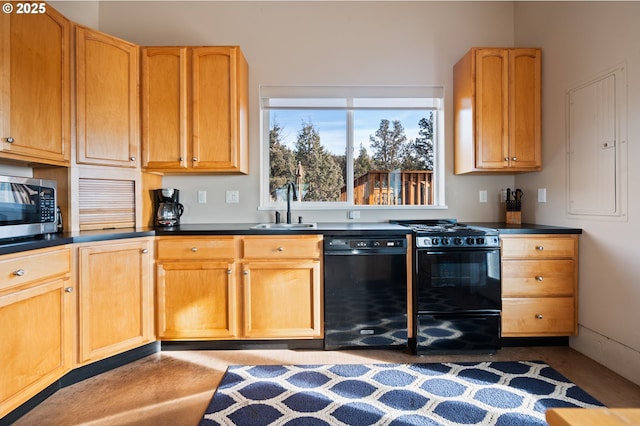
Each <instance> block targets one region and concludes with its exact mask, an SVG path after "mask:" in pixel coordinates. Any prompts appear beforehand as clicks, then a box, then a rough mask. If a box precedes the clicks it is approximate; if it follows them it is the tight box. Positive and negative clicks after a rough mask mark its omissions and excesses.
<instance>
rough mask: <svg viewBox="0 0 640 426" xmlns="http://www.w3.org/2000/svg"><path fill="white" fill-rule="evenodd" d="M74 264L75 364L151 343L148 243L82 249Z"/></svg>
mask: <svg viewBox="0 0 640 426" xmlns="http://www.w3.org/2000/svg"><path fill="white" fill-rule="evenodd" d="M78 263H79V265H78V268H79V273H78V277H79V285H78V288H79V304H80V306H79V310H78V312H79V319H78V327H79V330H78V333H79V339H80V341H79V347H78V351H79V362H80V363H87V362H91V361H97V360H99V359H102V358H106V357H108V356H111V355H114V354H117V353H120V352H123V351H125V350H128V349H132V348H135V347H138V346H141V345H143V344H145V343H148V342H150V341H152V340H153V339H154V331H153V308H152V306H153V299H152V276H153V275H152V274H153V270H152V264H153V253H152V240H151V239H142V240H119V241H116V242H109V243H93V244H91V245H85V246H81V247H79V248H78Z"/></svg>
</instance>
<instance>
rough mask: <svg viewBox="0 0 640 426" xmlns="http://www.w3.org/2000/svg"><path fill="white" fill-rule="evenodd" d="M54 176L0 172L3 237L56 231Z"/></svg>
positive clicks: (0, 235) (0, 219)
mask: <svg viewBox="0 0 640 426" xmlns="http://www.w3.org/2000/svg"><path fill="white" fill-rule="evenodd" d="M56 189H57V184H56V182H55V181H53V180H46V179H33V178H24V177H15V176H0V239H4V238H19V237H26V236H31V235H38V234H50V233H54V232H57V230H58V226H57V222H58V218H57V213H56V206H57V198H56V196H57V194H56Z"/></svg>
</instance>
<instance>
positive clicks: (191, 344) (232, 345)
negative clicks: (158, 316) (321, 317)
mask: <svg viewBox="0 0 640 426" xmlns="http://www.w3.org/2000/svg"><path fill="white" fill-rule="evenodd" d="M323 348H324V340H323V339H302V340H298V339H284V340H205V341H201V340H198V341H195V340H194V341H191V340H189V341H163V342H162V343H161V350H163V351H193V350H196V351H197V350H236V349H323Z"/></svg>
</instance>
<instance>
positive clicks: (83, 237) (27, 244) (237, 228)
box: [0, 222, 582, 255]
mask: <svg viewBox="0 0 640 426" xmlns="http://www.w3.org/2000/svg"><path fill="white" fill-rule="evenodd" d="M465 223H466V224H468V225H475V226H482V227H485V228H492V229H497V230H498V231H499V232H500V233H501V234H581V233H582V229H579V228H566V227H562V226H550V225H535V224H529V223H523V224H521V225H511V224H507V223H504V222H465ZM255 225H256V224H255V223H200V224H183V225H179V226H175V227H171V228H155V229H154V228H119V229H103V230H96V231H79V232H65V233H61V234H48V235H39V236H36V237H32V238H24V239H18V240H5V241H4V242H1V243H0V255H2V254H9V253H17V252H21V251H27V250H35V249H39V248H46V247H54V246H59V245H64V244H71V243H88V242H92V241H108V240H117V239H122V238H137V237H152V236H154V235H159V236H168V235H289V234H322V235H338V236H339V235H352V234H370V235H374V234H375V235H380V236H384V235H406V234H409V233H411V230H410V229H409V228H407V227H404V226H402V225H395V224H391V223H387V222H371V223H368V222H335V223H333V222H326V223H318V227H317V228H309V229H269V230H257V229H252V227H253V226H255Z"/></svg>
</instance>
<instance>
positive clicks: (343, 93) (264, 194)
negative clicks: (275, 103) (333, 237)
mask: <svg viewBox="0 0 640 426" xmlns="http://www.w3.org/2000/svg"><path fill="white" fill-rule="evenodd" d="M259 93H260V130H261V131H260V204H259V206H258V210H277V209H282V208H283V207H284V206H286V203H285V202H273V201H272V200H271V198H270V196H269V176H268V175H267V173H268V170H269V132H270V122H269V102H268V101H269V99H270V98H279V99H288V100H294V99H296V98H300V99H319V100H322V99H324V100H325V101H326V103H325V106H326V107H327V108H330V109H339V108H341V107H343V108H345V109H347V110H348V113H349V114H350V115H352V114H353V108H350V107H349V106H348V105H346V104H344V103H343V104H342V106H341V105H339V104H337V102H335V99H341V100H342V99H345V98H351V99H353V98H369V99H368V100H371V101H372V103H371V104H370V106H371V107H372V108H375V105H378V104H377V102H380V101H382V100H383V99H385V98H416V99H426V98H432V99H435V100H436V102H435V103H434V104H433V105H432V106H431V108H432V109H434V110H435V120H436V121H435V124H434V134H435V135H436V138H435V139H436V140H435V141H434V174H433V184H434V203H433V204H431V205H402V206H399V205H367V204H354V201H353V200H354V188H353V184H351V185H347V201H340V202H324V201H323V202H312V201H305V202H300V201H292V202H291V205H292V208H293V207H294V206H295V209H296V210H345V209H352V208H357V209H358V210H372V209H374V210H385V209H386V210H403V211H404V210H441V209H447V208H448V207H447V205H446V202H445V185H444V177H445V159H444V152H445V143H444V133H445V132H444V111H445V106H444V87H443V86H294V85H261V86H260V90H259ZM304 106H305V107H308V106H309V105H308V104H305V105H304ZM361 108H363V109H366V106H365V107H361ZM431 108H430V109H431ZM388 109H393V108H388ZM352 126H353V119H352V117H350V118H349V119H348V120H347V138H348V140H347V144H348V146H351V149H350V150H347V161H348V162H350V164H353V156H354V150H355V147H354V144H353V133H354V132H353V130H354V129H353V128H352ZM347 182H353V167H350V168H348V169H347Z"/></svg>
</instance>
